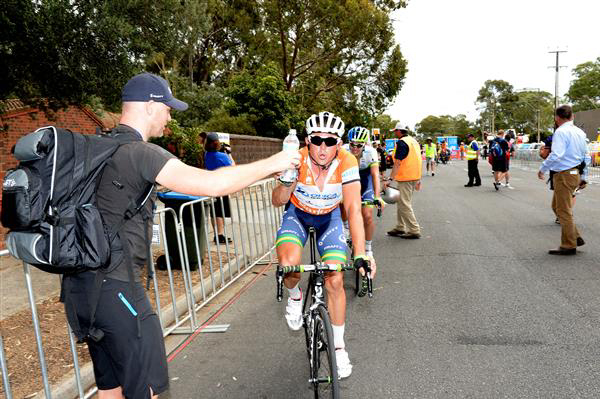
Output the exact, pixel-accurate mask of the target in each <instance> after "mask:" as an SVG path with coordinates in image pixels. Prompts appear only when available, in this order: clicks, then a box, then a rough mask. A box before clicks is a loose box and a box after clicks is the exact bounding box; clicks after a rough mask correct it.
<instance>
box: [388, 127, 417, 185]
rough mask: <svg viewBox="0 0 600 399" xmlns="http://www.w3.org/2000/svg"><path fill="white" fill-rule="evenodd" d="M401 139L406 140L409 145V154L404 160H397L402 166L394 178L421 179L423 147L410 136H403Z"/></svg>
mask: <svg viewBox="0 0 600 399" xmlns="http://www.w3.org/2000/svg"><path fill="white" fill-rule="evenodd" d="M400 140H402V141H404V142H405V143H406V144H407V145H408V155H407V156H406V158H404V159H402V160H395V162H398V161H399V162H400V167H399V168H398V172H397V173H396V176H394V177H393V178H394V180H396V181H413V180H420V179H421V147H420V146H419V143H417V140H415V139H413V138H412V137H410V136H405V137H402V138H401V139H400Z"/></svg>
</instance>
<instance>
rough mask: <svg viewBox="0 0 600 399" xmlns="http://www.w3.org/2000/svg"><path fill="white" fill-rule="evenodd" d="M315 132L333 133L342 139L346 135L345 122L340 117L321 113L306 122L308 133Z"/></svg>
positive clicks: (329, 113)
mask: <svg viewBox="0 0 600 399" xmlns="http://www.w3.org/2000/svg"><path fill="white" fill-rule="evenodd" d="M314 132H321V133H332V134H336V135H337V136H338V137H342V136H343V135H344V122H343V121H342V119H341V118H340V117H339V116H336V115H334V114H332V113H331V112H319V113H318V114H313V115H311V117H310V118H308V119H307V120H306V133H307V134H312V133H314Z"/></svg>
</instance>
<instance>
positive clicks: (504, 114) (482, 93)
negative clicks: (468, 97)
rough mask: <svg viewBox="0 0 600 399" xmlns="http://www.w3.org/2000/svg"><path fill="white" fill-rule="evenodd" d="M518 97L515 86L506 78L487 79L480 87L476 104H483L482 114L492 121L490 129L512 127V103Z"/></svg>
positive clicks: (485, 118)
mask: <svg viewBox="0 0 600 399" xmlns="http://www.w3.org/2000/svg"><path fill="white" fill-rule="evenodd" d="M517 99H518V97H517V96H516V95H515V93H514V92H513V86H512V85H511V84H510V83H508V82H507V81H505V80H486V81H485V83H484V85H483V87H482V88H481V89H479V95H478V96H477V100H476V101H475V103H476V104H480V105H481V106H482V112H481V114H482V115H481V116H482V118H484V120H489V121H490V130H491V131H492V132H495V131H496V129H497V128H502V129H507V128H510V127H511V126H510V117H511V104H512V103H514V102H515V101H516V100H517Z"/></svg>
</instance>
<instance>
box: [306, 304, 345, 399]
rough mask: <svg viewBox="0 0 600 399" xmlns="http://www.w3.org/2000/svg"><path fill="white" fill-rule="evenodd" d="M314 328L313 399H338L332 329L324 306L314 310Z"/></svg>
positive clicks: (338, 389)
mask: <svg viewBox="0 0 600 399" xmlns="http://www.w3.org/2000/svg"><path fill="white" fill-rule="evenodd" d="M315 312H316V314H315V328H314V330H313V337H312V339H313V356H312V361H313V365H312V370H313V375H312V376H311V378H312V384H313V388H314V391H315V398H335V399H338V398H339V397H340V385H339V384H340V383H339V380H338V372H337V364H336V360H335V345H334V343H333V328H332V327H331V320H330V319H329V313H328V312H327V308H325V306H322V305H321V306H319V307H318V308H317V309H316V310H315Z"/></svg>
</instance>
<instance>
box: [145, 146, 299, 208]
mask: <svg viewBox="0 0 600 399" xmlns="http://www.w3.org/2000/svg"><path fill="white" fill-rule="evenodd" d="M299 163H300V153H298V152H294V153H289V152H283V151H282V152H279V153H277V154H275V155H273V156H271V157H269V158H266V159H262V160H260V161H256V162H252V163H249V164H245V165H240V166H229V167H225V168H219V169H217V170H214V171H207V170H204V169H198V168H194V167H193V166H189V165H186V164H184V163H183V162H181V161H180V160H178V159H171V160H169V161H168V162H167V163H166V164H165V166H163V168H162V169H161V171H160V172H159V173H158V176H156V182H157V183H159V184H160V185H163V186H165V187H167V188H169V189H171V190H173V191H177V192H180V193H183V194H190V195H206V196H210V197H219V196H222V195H227V194H231V193H234V192H236V191H239V190H241V189H242V188H244V187H247V186H249V185H250V184H252V183H255V182H257V181H259V180H261V179H264V178H265V177H267V176H269V175H272V174H274V173H277V172H281V171H283V170H286V169H290V168H296V167H298V165H299Z"/></svg>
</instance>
